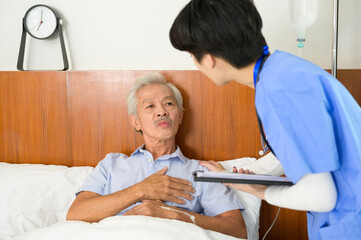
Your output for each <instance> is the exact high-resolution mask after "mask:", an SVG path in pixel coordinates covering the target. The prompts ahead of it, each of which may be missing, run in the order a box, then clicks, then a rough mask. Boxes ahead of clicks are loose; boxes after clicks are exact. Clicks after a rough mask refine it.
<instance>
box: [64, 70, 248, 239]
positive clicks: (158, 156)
mask: <svg viewBox="0 0 361 240" xmlns="http://www.w3.org/2000/svg"><path fill="white" fill-rule="evenodd" d="M127 104H128V112H129V115H130V117H129V119H130V123H131V125H132V126H133V127H134V129H135V130H136V131H137V132H140V133H141V134H142V136H143V138H144V145H143V146H141V147H139V148H138V149H137V150H135V152H133V153H132V154H131V156H130V157H128V156H126V155H124V154H119V153H111V154H108V155H107V156H106V157H105V159H103V160H102V161H100V162H99V164H98V165H97V167H96V168H95V169H94V170H93V172H92V173H91V174H90V175H89V177H88V178H87V180H86V181H85V183H84V184H83V186H82V187H81V188H80V189H79V192H78V193H77V198H76V199H75V201H74V202H73V204H72V206H71V207H70V209H69V212H68V214H67V220H82V221H87V222H96V221H100V220H102V219H104V218H106V217H109V216H113V215H146V216H153V217H160V218H168V219H177V220H180V221H185V222H190V223H194V224H196V225H198V226H199V227H202V228H204V229H209V230H213V231H217V232H221V233H224V234H228V235H232V236H235V237H241V238H246V237H247V231H246V227H245V223H244V221H243V217H242V214H241V211H240V209H242V205H241V204H240V202H239V201H238V199H237V198H236V196H235V195H234V194H233V192H232V191H230V189H228V188H227V187H225V186H224V185H222V184H218V183H204V182H193V178H192V172H193V171H195V170H197V169H205V168H204V167H202V166H200V165H199V164H198V161H195V160H190V159H188V158H186V157H184V156H183V154H182V152H181V151H180V149H179V147H178V146H176V144H175V136H176V134H177V131H178V127H179V125H180V124H181V122H182V117H183V99H182V95H181V93H180V92H179V90H178V89H177V88H176V87H175V86H174V85H173V84H171V83H167V82H166V80H165V78H164V77H163V76H162V75H161V74H159V73H151V74H148V75H145V76H142V77H140V78H138V79H137V80H136V81H135V84H134V86H133V87H132V88H131V89H130V90H129V92H128V96H127Z"/></svg>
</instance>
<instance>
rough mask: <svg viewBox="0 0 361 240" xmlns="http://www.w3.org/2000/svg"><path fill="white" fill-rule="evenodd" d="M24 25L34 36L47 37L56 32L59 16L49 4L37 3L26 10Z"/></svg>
mask: <svg viewBox="0 0 361 240" xmlns="http://www.w3.org/2000/svg"><path fill="white" fill-rule="evenodd" d="M24 25H25V29H26V31H27V32H28V33H29V34H30V35H31V36H32V37H34V38H38V39H46V38H49V37H51V36H52V35H53V34H54V33H55V32H56V30H57V17H56V15H55V13H54V12H53V11H52V10H51V9H50V8H48V7H47V6H44V5H35V6H33V7H32V8H30V9H29V10H28V11H27V12H26V14H25V17H24Z"/></svg>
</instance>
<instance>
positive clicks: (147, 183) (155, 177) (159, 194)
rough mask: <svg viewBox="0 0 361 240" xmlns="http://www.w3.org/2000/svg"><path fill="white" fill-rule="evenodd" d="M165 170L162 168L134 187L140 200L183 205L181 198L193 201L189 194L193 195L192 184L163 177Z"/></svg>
mask: <svg viewBox="0 0 361 240" xmlns="http://www.w3.org/2000/svg"><path fill="white" fill-rule="evenodd" d="M167 170H168V169H167V167H164V168H163V169H162V170H160V171H158V172H156V173H154V174H152V175H151V176H149V177H148V178H146V179H144V180H143V181H142V182H140V183H137V184H136V185H135V187H136V189H138V190H139V191H140V192H141V200H161V201H170V202H174V203H178V204H184V203H186V201H185V200H184V199H181V198H185V199H188V200H192V199H193V196H192V195H191V194H190V193H195V189H194V188H193V187H192V183H191V182H189V181H187V180H184V179H180V178H174V177H170V176H167V175H165V173H166V172H167Z"/></svg>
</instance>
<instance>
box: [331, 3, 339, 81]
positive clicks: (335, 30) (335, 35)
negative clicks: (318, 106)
mask: <svg viewBox="0 0 361 240" xmlns="http://www.w3.org/2000/svg"><path fill="white" fill-rule="evenodd" d="M338 2H339V1H338V0H333V33H332V40H333V41H332V68H331V73H332V75H333V76H334V77H335V78H336V77H337V45H338V5H339V4H338Z"/></svg>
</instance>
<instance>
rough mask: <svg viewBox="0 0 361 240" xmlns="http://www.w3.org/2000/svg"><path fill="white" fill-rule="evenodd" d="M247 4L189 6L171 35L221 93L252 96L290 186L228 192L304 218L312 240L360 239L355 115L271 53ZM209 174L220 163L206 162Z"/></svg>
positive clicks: (359, 131)
mask: <svg viewBox="0 0 361 240" xmlns="http://www.w3.org/2000/svg"><path fill="white" fill-rule="evenodd" d="M261 28H262V20H261V17H260V15H259V13H258V12H257V10H256V8H255V6H254V4H253V2H252V1H251V0H192V1H190V2H189V3H188V4H187V5H186V6H185V7H184V8H183V10H182V11H181V12H180V13H179V15H178V16H177V18H176V19H175V21H174V23H173V25H172V28H171V30H170V40H171V43H172V45H173V46H174V47H175V48H176V49H178V50H181V51H187V52H189V53H190V54H191V56H192V57H193V60H194V62H195V65H196V66H197V68H198V69H199V70H200V71H201V72H203V73H204V74H205V75H207V76H208V77H209V78H210V79H212V80H213V81H214V83H216V84H217V85H219V86H222V85H224V84H226V83H228V82H230V81H236V82H238V83H241V84H243V85H246V86H248V87H250V88H254V89H255V104H256V110H257V113H258V116H259V118H260V121H261V123H262V125H263V129H264V132H265V135H266V136H267V140H268V144H269V145H270V148H271V149H272V151H273V153H274V154H275V155H276V157H277V158H278V159H279V161H280V162H281V164H282V166H283V169H284V172H285V174H286V175H287V177H289V178H290V179H291V180H292V181H293V182H294V183H295V185H293V186H291V187H289V186H270V187H266V186H262V185H247V184H234V185H232V187H235V188H237V189H240V190H243V191H246V192H249V193H251V194H254V195H255V196H258V197H260V198H262V199H264V200H266V201H267V202H269V203H270V204H273V205H276V206H280V207H286V208H290V209H296V210H305V211H308V215H307V218H308V235H309V238H310V239H327V240H330V239H338V240H340V239H347V240H353V239H355V240H356V239H358V240H359V239H361V187H360V186H361V109H360V106H359V105H358V104H357V103H356V101H355V100H354V99H353V97H352V96H351V95H350V93H349V92H348V91H347V90H346V89H345V88H344V87H343V85H342V84H341V83H340V82H339V81H338V80H337V79H335V78H333V77H332V76H331V75H330V74H328V73H327V72H326V71H324V70H323V69H321V68H319V67H317V66H316V65H314V64H312V63H310V62H308V61H306V60H304V59H301V58H298V57H296V56H294V55H292V54H289V53H286V52H282V51H275V52H274V53H273V54H270V53H269V52H268V49H267V46H266V45H267V44H266V41H265V39H264V37H263V35H262V33H261ZM205 165H206V166H207V167H208V168H210V169H211V170H217V169H219V164H216V163H214V162H209V163H205Z"/></svg>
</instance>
